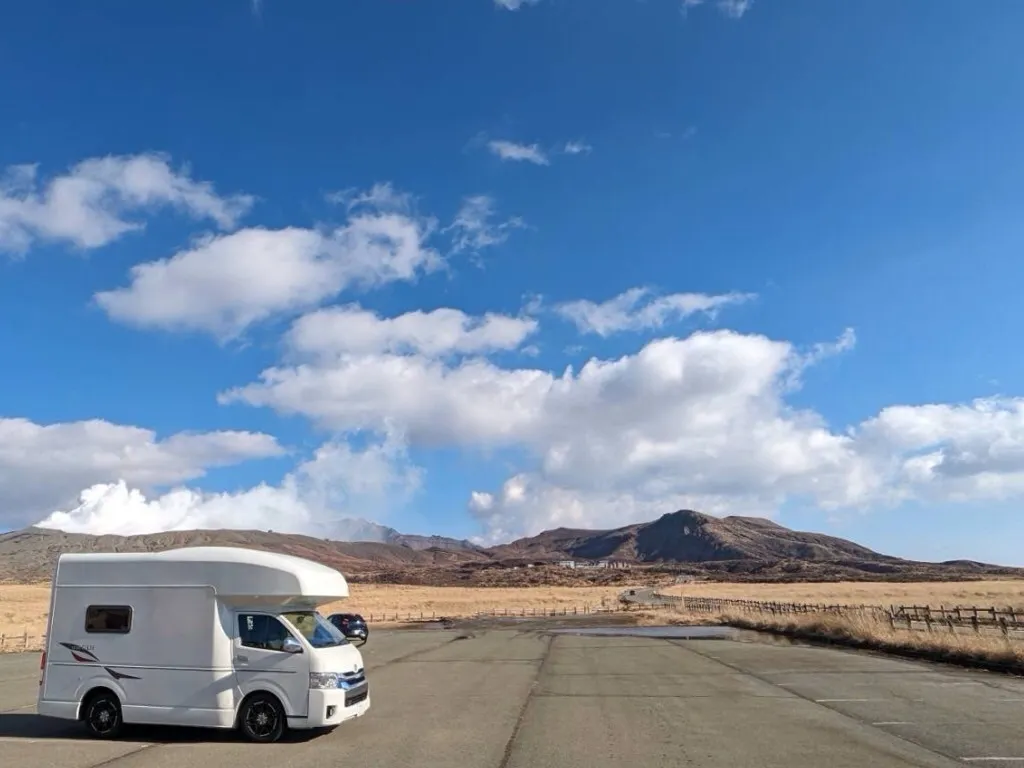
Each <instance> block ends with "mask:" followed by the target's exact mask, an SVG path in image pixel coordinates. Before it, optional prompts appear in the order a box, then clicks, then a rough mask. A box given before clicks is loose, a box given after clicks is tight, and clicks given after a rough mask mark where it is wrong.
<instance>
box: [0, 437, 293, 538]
mask: <svg viewBox="0 0 1024 768" xmlns="http://www.w3.org/2000/svg"><path fill="white" fill-rule="evenodd" d="M282 452H283V451H282V449H281V447H280V446H279V445H278V443H277V441H276V440H275V439H274V438H273V437H271V436H270V435H265V434H261V433H257V432H231V431H224V432H199V433H188V432H180V433H177V434H174V435H171V436H169V437H166V438H163V439H161V438H158V437H157V436H156V434H155V433H154V432H153V431H152V430H148V429H142V428H140V427H131V426H123V425H119V424H111V423H110V422H107V421H101V420H99V419H93V420H90V421H77V422H65V423H58V424H47V425H43V424H36V423H34V422H32V421H29V420H27V419H0V527H19V526H22V525H25V524H27V523H29V522H31V521H32V520H38V519H39V517H40V516H41V515H43V514H46V513H49V512H50V511H52V510H54V509H57V508H58V507H60V506H61V505H65V504H67V503H68V502H70V501H72V500H73V499H74V498H75V497H76V495H77V494H78V492H79V491H80V490H81V489H82V488H84V487H87V486H91V485H94V484H96V483H105V482H112V481H115V480H117V479H118V478H123V479H125V480H127V481H128V482H130V483H133V484H135V485H139V486H143V487H155V486H161V485H168V484H172V483H180V482H184V481H187V480H192V479H195V478H198V477H201V476H202V475H203V474H204V473H205V471H206V470H207V469H209V468H211V467H218V466H227V465H231V464H236V463H238V462H242V461H246V460H249V459H259V458H265V457H270V456H278V455H280V454H281V453H282Z"/></svg>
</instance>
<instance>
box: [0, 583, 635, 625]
mask: <svg viewBox="0 0 1024 768" xmlns="http://www.w3.org/2000/svg"><path fill="white" fill-rule="evenodd" d="M350 588H351V596H350V597H349V599H348V600H342V601H339V602H337V603H332V604H330V605H326V606H323V607H322V608H321V609H320V610H321V612H322V613H324V614H327V613H329V612H336V611H348V612H352V613H362V614H363V615H364V616H367V617H369V616H371V615H373V616H374V617H380V616H382V615H383V614H387V615H388V617H389V618H391V617H393V616H395V615H396V614H397V615H398V616H399V618H400V619H402V620H404V619H405V618H406V617H412V618H419V616H420V614H421V613H422V614H423V615H424V616H431V615H436V616H450V617H455V616H470V615H473V614H475V613H478V612H480V611H490V610H502V609H505V608H508V609H510V610H511V609H515V610H520V609H526V610H527V611H529V610H531V609H536V610H541V609H545V608H547V609H559V610H560V609H562V608H569V609H571V608H573V607H574V606H575V607H577V608H579V609H582V608H583V607H584V606H590V607H591V608H594V607H599V606H600V605H601V604H602V601H604V603H605V604H606V605H609V606H611V605H615V604H616V602H617V598H618V595H619V593H620V592H621V591H622V587H486V588H484V587H420V586H405V585H400V584H352V585H351V587H350ZM49 606H50V585H49V584H41V585H17V584H3V585H0V634H3V635H6V636H7V637H11V636H14V635H16V636H19V637H20V636H22V635H23V633H25V632H28V634H29V635H30V636H33V635H42V634H43V633H44V632H45V631H46V613H47V611H48V610H49ZM377 621H378V623H379V622H380V619H377Z"/></svg>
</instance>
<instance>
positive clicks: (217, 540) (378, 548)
mask: <svg viewBox="0 0 1024 768" xmlns="http://www.w3.org/2000/svg"><path fill="white" fill-rule="evenodd" d="M396 534H397V532H396ZM397 535H398V536H401V534H397ZM412 538H413V542H412V543H411V544H408V545H405V544H390V543H381V542H371V541H331V540H327V539H317V538H313V537H310V536H299V535H296V534H289V533H271V532H267V531H234V530H216V531H172V532H168V533H154V534H147V535H144V536H91V535H89V534H84V533H63V532H61V531H53V530H49V529H45V528H27V529H25V530H22V531H14V532H12V533H5V534H2V535H0V580H4V581H8V582H10V581H17V582H22V583H27V582H35V581H48V580H49V579H50V578H51V577H52V575H53V567H54V565H55V563H56V562H57V557H58V556H59V555H60V554H61V553H63V552H159V551H162V550H165V549H175V548H177V547H196V546H215V547H244V548H247V549H258V550H266V551H271V552H282V553H284V554H289V555H296V556H297V557H305V558H308V559H310V560H316V561H318V562H321V563H324V564H326V565H330V566H331V567H333V568H337V569H338V570H340V571H342V572H343V573H362V572H366V571H374V570H387V569H392V568H408V567H420V568H422V567H434V566H444V565H452V564H456V563H459V562H464V561H467V560H474V559H479V560H486V559H488V556H487V555H486V554H484V553H482V552H480V551H478V550H475V549H459V548H457V547H455V546H454V544H453V542H454V540H448V539H441V537H438V538H439V540H440V543H441V544H444V545H446V546H436V547H434V548H428V547H425V546H423V541H421V539H425V538H427V537H412Z"/></svg>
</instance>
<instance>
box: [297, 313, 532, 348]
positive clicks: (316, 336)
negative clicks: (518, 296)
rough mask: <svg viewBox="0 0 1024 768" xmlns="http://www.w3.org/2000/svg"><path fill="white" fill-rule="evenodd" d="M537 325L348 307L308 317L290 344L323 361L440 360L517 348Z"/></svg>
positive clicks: (524, 320) (513, 319) (517, 320)
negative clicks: (385, 314) (407, 356)
mask: <svg viewBox="0 0 1024 768" xmlns="http://www.w3.org/2000/svg"><path fill="white" fill-rule="evenodd" d="M537 327H538V323H537V321H536V320H534V319H533V318H530V317H510V316H508V315H499V314H491V313H489V314H486V315H484V316H483V317H471V316H469V315H467V314H465V313H464V312H460V311H459V310H457V309H449V308H441V309H435V310H432V311H430V312H423V311H419V310H417V311H414V312H407V313H405V314H404V315H399V316H397V317H389V318H382V317H380V315H378V314H377V313H375V312H371V311H369V310H366V309H362V308H361V307H359V306H357V305H347V306H342V307H331V308H328V309H321V310H317V311H316V312H311V313H309V314H307V315H304V316H302V317H301V318H299V319H298V320H296V321H295V323H294V324H293V325H292V327H291V329H290V331H289V332H288V335H287V337H286V343H287V345H288V346H289V348H290V349H291V350H292V351H293V352H294V353H296V354H297V355H298V356H300V357H303V358H314V359H317V360H332V359H338V358H340V357H344V356H351V355H367V354H376V353H382V352H383V353H407V352H414V353H419V354H421V355H425V356H427V357H439V356H443V355H448V354H461V355H466V354H484V353H488V352H494V351H498V350H510V349H516V348H518V347H519V346H521V345H522V343H523V342H524V341H525V340H526V339H527V338H528V337H529V336H530V335H531V334H533V333H534V332H536V330H537Z"/></svg>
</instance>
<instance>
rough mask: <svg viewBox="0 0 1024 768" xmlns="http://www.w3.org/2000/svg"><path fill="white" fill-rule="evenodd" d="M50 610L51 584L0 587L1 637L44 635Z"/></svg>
mask: <svg viewBox="0 0 1024 768" xmlns="http://www.w3.org/2000/svg"><path fill="white" fill-rule="evenodd" d="M49 610H50V585H49V584H31V585H29V584H2V585H0V635H6V636H7V637H10V636H11V635H22V634H23V633H24V632H26V631H27V632H28V634H29V635H41V634H43V632H44V631H46V614H47V612H48V611H49Z"/></svg>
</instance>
